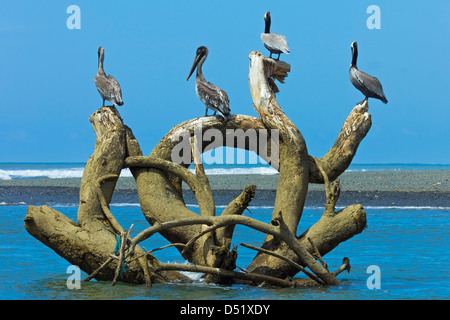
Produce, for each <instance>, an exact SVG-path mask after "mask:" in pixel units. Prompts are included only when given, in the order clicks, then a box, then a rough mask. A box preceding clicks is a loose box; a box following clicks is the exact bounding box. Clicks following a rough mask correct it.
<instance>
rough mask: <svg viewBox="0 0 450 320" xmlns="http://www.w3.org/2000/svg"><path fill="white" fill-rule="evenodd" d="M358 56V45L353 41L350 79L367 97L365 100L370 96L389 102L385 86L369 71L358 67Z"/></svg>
mask: <svg viewBox="0 0 450 320" xmlns="http://www.w3.org/2000/svg"><path fill="white" fill-rule="evenodd" d="M357 58H358V45H357V43H356V42H352V64H351V65H350V81H351V82H352V83H353V85H354V86H355V88H356V89H358V90H359V91H361V92H362V94H363V95H364V96H365V97H366V98H365V99H364V100H363V101H365V100H367V99H369V98H375V99H379V100H381V101H383V102H384V103H387V102H388V101H387V99H386V97H385V96H384V93H383V87H382V86H381V83H380V81H379V80H378V79H377V78H374V77H372V76H369V75H368V74H367V73H364V72H362V71H359V70H358V68H357V67H356V59H357Z"/></svg>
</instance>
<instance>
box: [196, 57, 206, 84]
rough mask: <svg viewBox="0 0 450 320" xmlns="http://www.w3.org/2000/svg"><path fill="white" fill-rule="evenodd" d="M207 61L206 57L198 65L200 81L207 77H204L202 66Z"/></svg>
mask: <svg viewBox="0 0 450 320" xmlns="http://www.w3.org/2000/svg"><path fill="white" fill-rule="evenodd" d="M205 60H206V56H204V57H203V58H201V59H200V62H199V63H198V65H197V78H196V79H198V80H205V77H203V73H202V66H203V63H204V62H205Z"/></svg>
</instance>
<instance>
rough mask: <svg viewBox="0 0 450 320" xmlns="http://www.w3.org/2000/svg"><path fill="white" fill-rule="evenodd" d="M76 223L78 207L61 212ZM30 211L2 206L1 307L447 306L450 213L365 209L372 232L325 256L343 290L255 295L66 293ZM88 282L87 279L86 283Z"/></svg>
mask: <svg viewBox="0 0 450 320" xmlns="http://www.w3.org/2000/svg"><path fill="white" fill-rule="evenodd" d="M56 209H57V210H59V211H61V212H62V213H64V214H65V215H67V216H68V217H70V218H72V219H76V212H77V207H76V206H68V207H64V206H63V207H56ZM26 210H27V207H26V206H8V205H3V206H0V225H1V226H2V228H1V229H0V270H2V272H1V273H0V299H52V300H53V299H192V300H198V299H203V300H205V299H214V300H227V299H234V300H235V299H243V300H244V299H245V300H246V299H251V300H267V299H269V300H278V299H281V300H294V299H332V300H337V299H383V300H386V299H388V300H404V299H449V298H450V289H449V284H450V281H449V280H450V278H449V271H450V270H449V269H450V267H449V266H450V259H449V254H448V252H449V248H450V241H449V224H450V223H449V218H448V215H449V211H450V209H449V208H434V209H433V208H430V209H426V210H424V209H420V210H416V209H413V208H410V209H401V208H392V209H389V208H388V209H377V208H370V209H366V212H367V220H368V228H367V229H366V230H364V231H363V233H361V234H359V235H357V236H355V237H354V238H352V239H350V240H348V241H347V242H345V243H342V244H341V245H340V246H338V247H337V248H336V249H334V250H333V251H332V252H331V253H329V254H328V255H326V256H325V257H324V258H325V261H326V262H327V264H328V265H329V268H330V270H334V269H336V268H337V267H339V266H340V264H341V261H342V258H343V257H344V256H347V257H349V258H350V263H351V266H352V268H351V272H350V273H347V272H345V273H341V274H340V275H339V276H338V279H339V280H340V281H341V284H340V285H338V286H333V287H319V288H289V289H274V288H257V287H249V286H240V285H234V286H219V285H211V284H205V283H203V282H202V281H201V277H200V276H199V275H198V274H197V275H195V274H194V275H192V274H191V275H190V276H191V277H192V278H194V279H197V281H196V282H195V283H193V284H155V285H154V286H153V288H152V289H151V290H149V289H147V288H146V287H145V285H130V284H124V283H118V284H117V285H116V286H114V287H111V286H110V283H109V282H97V281H91V282H88V283H85V282H82V283H81V289H79V290H76V289H72V290H70V289H68V288H67V285H66V281H67V278H68V277H69V276H70V275H71V274H68V273H66V272H67V268H68V267H69V263H68V262H67V261H65V260H64V259H63V258H61V257H59V256H58V255H57V254H55V253H54V252H53V251H52V250H51V249H49V248H47V247H46V246H45V245H44V244H42V243H41V242H39V241H38V240H36V239H34V238H33V237H32V236H31V235H29V234H28V233H27V232H26V230H25V228H24V227H23V225H24V223H23V218H24V216H25V214H26ZM112 211H113V214H114V215H115V216H116V218H117V219H118V220H119V222H120V223H121V224H122V226H124V227H125V228H127V227H129V226H130V225H131V224H134V227H133V234H134V235H136V234H137V233H138V232H139V231H141V230H143V229H144V228H146V227H148V225H147V223H146V221H145V219H144V218H143V216H142V213H141V212H140V209H139V207H138V206H113V207H112ZM251 211H252V214H250V213H248V212H247V213H246V215H250V216H252V217H253V218H257V219H260V220H262V221H266V222H267V221H269V220H270V216H271V208H262V207H254V208H252V209H251ZM321 212H322V211H321V209H320V208H307V209H305V211H304V214H303V217H302V221H301V223H300V227H299V230H298V233H301V232H303V231H304V230H305V229H307V228H308V227H309V226H310V225H312V224H313V223H315V222H316V221H317V220H318V219H319V217H320V215H321ZM263 238H264V236H263V235H261V234H258V233H256V232H254V231H253V230H251V229H249V228H247V227H244V226H237V228H236V231H235V237H234V239H233V240H234V244H238V243H239V242H245V243H249V244H253V245H258V246H259V245H260V244H261V242H262V240H263ZM164 244H167V242H166V240H165V239H163V238H162V237H160V236H155V237H152V238H151V239H149V240H147V241H146V242H144V243H143V246H144V247H145V248H146V249H148V250H149V249H151V248H156V247H159V246H161V245H164ZM238 253H239V256H238V261H237V265H238V266H240V267H242V268H245V267H246V266H247V265H248V264H249V263H250V261H251V260H252V259H253V257H254V252H253V251H251V250H249V249H246V248H243V247H239V248H238ZM155 255H156V256H157V257H158V258H159V259H160V260H161V261H163V262H179V263H183V262H184V261H183V260H182V259H180V255H179V254H178V251H177V250H175V249H173V248H169V249H165V250H162V251H158V252H155ZM371 265H376V266H378V267H379V268H380V271H381V273H380V289H369V288H368V287H367V280H368V278H369V276H371V275H372V274H371V273H367V269H368V267H369V266H371ZM84 276H85V274H84V273H82V277H84Z"/></svg>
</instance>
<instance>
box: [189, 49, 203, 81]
mask: <svg viewBox="0 0 450 320" xmlns="http://www.w3.org/2000/svg"><path fill="white" fill-rule="evenodd" d="M200 56H201V55H200V54H197V55H195V59H194V63H193V64H192V67H191V71H190V72H189V75H188V77H187V78H186V81H188V80H189V78H190V77H191V75H192V73H194V70H195V68H196V67H197V65H198V63H199V61H200Z"/></svg>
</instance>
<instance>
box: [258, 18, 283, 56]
mask: <svg viewBox="0 0 450 320" xmlns="http://www.w3.org/2000/svg"><path fill="white" fill-rule="evenodd" d="M264 21H265V22H266V29H265V31H264V33H261V40H262V42H263V44H264V46H265V47H266V48H267V50H269V51H270V58H272V53H278V58H277V59H276V60H279V59H280V54H282V53H283V52H284V53H289V47H288V44H287V40H286V37H285V36H282V35H281V34H278V33H270V11H267V12H266V14H265V15H264Z"/></svg>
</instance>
